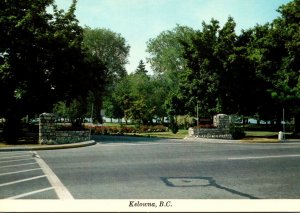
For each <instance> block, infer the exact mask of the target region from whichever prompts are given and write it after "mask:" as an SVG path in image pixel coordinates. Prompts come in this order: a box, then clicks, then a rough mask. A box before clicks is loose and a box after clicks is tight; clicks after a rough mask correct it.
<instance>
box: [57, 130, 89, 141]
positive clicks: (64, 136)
mask: <svg viewBox="0 0 300 213" xmlns="http://www.w3.org/2000/svg"><path fill="white" fill-rule="evenodd" d="M55 135H56V143H57V144H66V143H76V142H82V141H88V140H89V131H56V132H55Z"/></svg>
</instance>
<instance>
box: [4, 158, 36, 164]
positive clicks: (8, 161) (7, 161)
mask: <svg viewBox="0 0 300 213" xmlns="http://www.w3.org/2000/svg"><path fill="white" fill-rule="evenodd" d="M24 160H32V158H22V159H18V160H6V161H0V163H10V162H17V161H24Z"/></svg>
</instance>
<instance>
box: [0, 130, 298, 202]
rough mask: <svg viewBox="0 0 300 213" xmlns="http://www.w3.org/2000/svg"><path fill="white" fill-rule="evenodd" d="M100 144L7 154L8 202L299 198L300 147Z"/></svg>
mask: <svg viewBox="0 0 300 213" xmlns="http://www.w3.org/2000/svg"><path fill="white" fill-rule="evenodd" d="M94 139H95V140H96V141H98V142H99V143H98V144H97V145H94V146H89V147H83V148H76V149H64V150H49V151H37V153H31V152H18V153H14V152H9V153H1V161H0V165H1V166H0V173H1V174H0V180H1V183H0V190H1V198H2V199H3V198H9V197H14V196H18V195H21V194H25V193H29V196H24V197H23V198H31V199H34V198H41V199H43V198H47V199H63V198H75V199H104V198H109V199H119V198H121V199H122V198H125V199H142V198H144V199H152V198H155V199H185V198H190V199H219V198H222V199H255V198H259V199H269V198H273V199H289V198H292V199H294V198H296V199H299V198H300V181H299V180H300V143H289V144H239V143H229V142H231V141H223V142H224V143H213V142H194V141H184V140H166V139H153V138H138V137H137V138H131V137H109V136H105V137H104V136H102V137H100V136H95V137H94ZM13 155H14V157H13ZM22 155H24V156H22ZM10 157H11V158H10ZM23 158H24V159H23ZM21 159H23V160H21ZM10 160H17V161H10ZM17 164H19V166H13V165H17ZM22 164H23V165H22ZM10 166H11V167H10ZM47 167H48V168H47ZM31 169H32V170H31ZM22 170H23V172H20V171H22ZM26 170H28V171H26ZM29 170H31V171H29ZM18 171H19V172H18ZM9 172H15V173H11V174H8V173H9ZM33 177H39V178H37V179H31V180H27V181H24V182H17V181H18V180H25V179H29V178H33ZM53 178H54V179H55V178H57V179H58V181H60V184H57V181H53ZM51 180H52V181H51ZM10 182H11V183H12V184H10V185H9V184H7V183H10ZM5 184H6V185H5ZM38 190H45V191H41V192H39V191H38ZM35 191H36V192H37V193H33V192H35ZM30 192H31V193H30ZM15 198H18V197H15Z"/></svg>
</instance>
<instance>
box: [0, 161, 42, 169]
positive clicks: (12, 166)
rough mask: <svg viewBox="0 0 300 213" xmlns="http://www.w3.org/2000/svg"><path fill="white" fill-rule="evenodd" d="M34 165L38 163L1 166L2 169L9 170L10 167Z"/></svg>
mask: <svg viewBox="0 0 300 213" xmlns="http://www.w3.org/2000/svg"><path fill="white" fill-rule="evenodd" d="M32 164H37V162H34V163H22V164H14V165H8V166H0V169H1V168H9V167H18V166H27V165H32Z"/></svg>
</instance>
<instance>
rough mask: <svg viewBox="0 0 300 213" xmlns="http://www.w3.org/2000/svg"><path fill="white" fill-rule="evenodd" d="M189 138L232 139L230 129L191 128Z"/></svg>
mask: <svg viewBox="0 0 300 213" xmlns="http://www.w3.org/2000/svg"><path fill="white" fill-rule="evenodd" d="M189 137H199V138H216V139H232V135H231V134H230V132H229V129H221V128H215V129H206V128H189Z"/></svg>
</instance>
